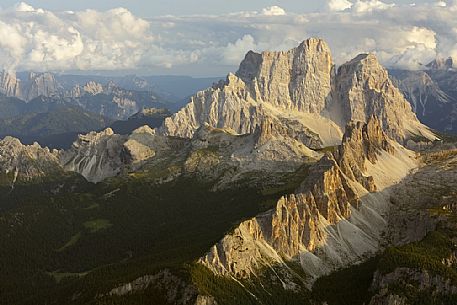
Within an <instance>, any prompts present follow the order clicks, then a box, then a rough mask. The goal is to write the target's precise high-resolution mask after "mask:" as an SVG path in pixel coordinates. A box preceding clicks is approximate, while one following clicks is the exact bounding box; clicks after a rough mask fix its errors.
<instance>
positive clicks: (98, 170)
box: [60, 128, 125, 182]
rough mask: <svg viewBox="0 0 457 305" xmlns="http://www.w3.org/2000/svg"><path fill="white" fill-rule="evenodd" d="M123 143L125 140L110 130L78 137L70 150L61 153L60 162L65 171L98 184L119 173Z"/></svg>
mask: <svg viewBox="0 0 457 305" xmlns="http://www.w3.org/2000/svg"><path fill="white" fill-rule="evenodd" d="M124 142H125V138H124V137H123V136H120V135H117V134H114V133H113V131H112V130H111V129H110V128H108V129H105V130H104V131H102V132H100V133H96V132H91V133H89V134H86V135H80V136H79V137H78V140H77V141H75V142H74V143H73V146H72V147H71V148H70V150H68V151H64V152H62V153H61V156H60V162H61V163H62V164H63V166H64V168H65V169H66V170H68V171H74V172H77V173H80V174H81V175H83V176H84V177H85V178H86V179H87V180H89V181H92V182H99V181H102V180H103V179H105V178H108V177H113V176H116V175H117V174H119V173H120V171H121V169H122V164H123V162H122V158H121V156H122V154H121V152H122V147H123V146H122V144H123V143H124Z"/></svg>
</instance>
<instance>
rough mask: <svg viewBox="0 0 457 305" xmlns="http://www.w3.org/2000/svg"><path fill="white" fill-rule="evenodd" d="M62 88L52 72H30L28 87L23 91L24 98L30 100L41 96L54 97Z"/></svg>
mask: <svg viewBox="0 0 457 305" xmlns="http://www.w3.org/2000/svg"><path fill="white" fill-rule="evenodd" d="M61 90H62V88H61V87H60V86H59V84H58V83H57V81H56V79H55V77H54V75H53V74H52V73H48V72H45V73H34V72H31V73H30V74H29V79H28V81H27V84H26V88H24V91H23V93H22V99H24V100H26V101H30V100H32V99H34V98H37V97H39V96H45V97H53V96H57V95H59V92H60V91H61Z"/></svg>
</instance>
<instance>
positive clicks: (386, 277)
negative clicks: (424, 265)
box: [369, 268, 457, 305]
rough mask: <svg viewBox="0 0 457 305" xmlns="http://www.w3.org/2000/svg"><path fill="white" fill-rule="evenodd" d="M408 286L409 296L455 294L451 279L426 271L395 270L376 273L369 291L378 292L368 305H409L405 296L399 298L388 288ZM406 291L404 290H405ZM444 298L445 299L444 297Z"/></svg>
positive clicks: (456, 288)
mask: <svg viewBox="0 0 457 305" xmlns="http://www.w3.org/2000/svg"><path fill="white" fill-rule="evenodd" d="M395 285H399V286H400V287H403V285H404V286H409V288H408V290H409V294H411V295H414V293H413V291H415V293H417V294H420V293H421V292H422V293H423V294H425V295H433V296H437V295H438V296H448V297H449V296H452V295H456V294H457V286H455V285H454V282H453V281H452V280H451V279H447V278H444V277H442V276H440V275H434V274H432V273H430V272H428V271H427V270H419V269H411V268H396V269H395V270H394V271H393V272H391V273H388V274H382V273H380V272H379V271H377V272H376V273H375V275H374V278H373V283H372V285H371V288H370V289H371V290H372V291H376V292H378V293H377V294H376V295H374V296H373V297H372V299H371V301H370V303H369V305H397V304H400V305H402V304H405V305H406V304H409V302H408V300H407V298H406V297H405V296H399V295H397V294H395V293H398V291H397V292H393V291H391V289H389V287H395ZM405 290H406V289H405ZM444 298H446V297H444Z"/></svg>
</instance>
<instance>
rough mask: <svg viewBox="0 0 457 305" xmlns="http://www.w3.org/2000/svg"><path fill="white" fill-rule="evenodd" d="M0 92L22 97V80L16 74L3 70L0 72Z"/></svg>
mask: <svg viewBox="0 0 457 305" xmlns="http://www.w3.org/2000/svg"><path fill="white" fill-rule="evenodd" d="M0 93H2V94H4V95H6V96H14V97H21V96H22V87H21V81H20V80H18V79H17V78H16V75H13V74H12V73H9V72H8V71H6V70H3V71H2V73H1V74H0Z"/></svg>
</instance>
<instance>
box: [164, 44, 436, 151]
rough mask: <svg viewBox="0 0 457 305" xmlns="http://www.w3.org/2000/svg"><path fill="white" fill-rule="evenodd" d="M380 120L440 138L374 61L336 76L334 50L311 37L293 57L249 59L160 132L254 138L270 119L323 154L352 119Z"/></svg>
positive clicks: (399, 134)
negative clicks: (208, 129)
mask: <svg viewBox="0 0 457 305" xmlns="http://www.w3.org/2000/svg"><path fill="white" fill-rule="evenodd" d="M372 115H376V116H377V117H379V118H380V120H381V127H382V128H383V130H385V131H386V132H387V134H388V135H389V136H391V137H393V138H395V139H396V140H399V141H403V140H404V139H406V138H408V137H411V136H414V135H422V136H424V137H426V138H431V139H432V138H434V135H433V134H432V133H431V132H430V131H429V130H428V128H427V127H425V126H423V125H422V124H420V123H419V121H418V120H417V118H416V116H415V115H414V113H413V112H412V110H411V107H410V105H409V103H408V102H407V101H406V100H405V99H404V97H403V95H402V93H401V92H400V91H399V90H398V89H397V88H395V86H394V85H393V84H392V82H391V81H390V80H389V77H388V73H387V71H386V70H385V69H384V68H383V67H382V66H381V65H380V64H379V63H378V61H377V59H376V57H375V56H374V55H372V54H362V55H359V56H358V57H356V58H355V59H354V60H352V61H350V62H348V63H346V64H344V65H343V66H341V67H340V68H339V69H338V72H337V73H335V67H334V64H333V62H332V57H331V53H330V50H329V47H328V46H327V44H326V43H325V42H324V41H323V40H320V39H315V38H311V39H308V40H306V41H304V42H303V43H302V44H300V45H299V46H298V47H296V48H294V49H292V50H289V51H287V52H263V53H261V54H257V53H254V52H249V53H247V55H246V57H245V59H244V60H243V61H242V63H241V65H240V68H239V70H238V72H237V73H236V74H235V75H233V74H229V76H228V77H227V80H226V81H225V82H221V83H219V84H217V85H215V86H214V87H212V88H209V89H207V90H205V91H202V92H199V93H197V94H196V95H195V96H194V97H192V98H191V100H190V102H189V104H187V105H186V107H184V108H183V109H182V110H180V111H179V112H178V113H176V114H175V115H174V116H172V117H171V118H168V119H166V121H165V123H164V125H163V126H162V128H161V129H160V132H161V133H162V134H166V135H173V136H179V137H188V138H190V137H192V135H193V133H194V132H195V130H197V129H198V128H199V127H200V126H202V125H204V124H208V125H210V126H212V127H216V128H229V129H231V130H233V131H234V132H235V133H238V134H246V133H253V132H254V131H255V129H256V126H260V125H261V124H262V121H263V119H264V118H265V117H269V118H273V119H275V120H276V121H277V124H280V125H281V129H282V130H283V132H285V133H287V134H290V133H291V132H290V130H293V131H296V130H305V137H306V139H304V140H303V144H305V145H308V146H309V145H313V146H310V147H313V148H318V147H322V146H329V145H334V144H336V142H338V141H340V140H341V129H342V128H344V127H345V125H346V124H347V123H348V122H349V121H352V120H356V121H362V122H367V121H368V119H369V118H370V117H371V116H372ZM313 121H319V124H313ZM292 133H293V132H292ZM328 134H330V136H329V135H328ZM310 138H313V140H312V143H310V141H309V139H310Z"/></svg>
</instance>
